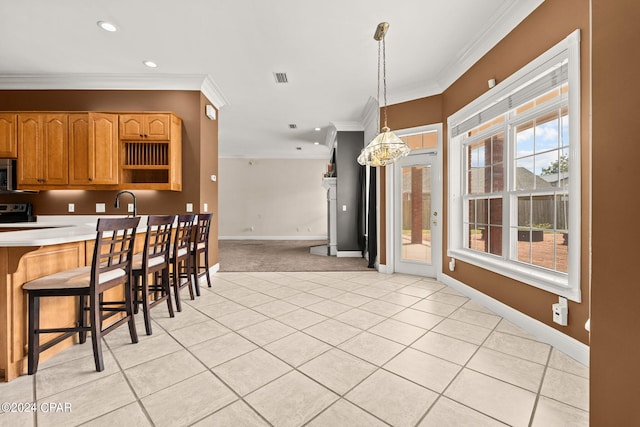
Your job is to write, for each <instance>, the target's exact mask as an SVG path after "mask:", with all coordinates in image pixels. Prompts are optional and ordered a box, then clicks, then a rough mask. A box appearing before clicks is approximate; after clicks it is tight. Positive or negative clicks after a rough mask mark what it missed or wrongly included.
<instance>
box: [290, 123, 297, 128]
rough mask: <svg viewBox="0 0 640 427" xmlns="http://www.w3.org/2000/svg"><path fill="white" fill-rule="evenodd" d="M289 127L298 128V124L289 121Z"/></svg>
mask: <svg viewBox="0 0 640 427" xmlns="http://www.w3.org/2000/svg"><path fill="white" fill-rule="evenodd" d="M289 129H298V125H297V124H295V123H289Z"/></svg>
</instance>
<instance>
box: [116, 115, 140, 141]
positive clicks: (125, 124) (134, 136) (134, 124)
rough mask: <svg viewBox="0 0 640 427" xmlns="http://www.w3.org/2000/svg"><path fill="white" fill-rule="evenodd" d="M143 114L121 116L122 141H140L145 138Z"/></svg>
mask: <svg viewBox="0 0 640 427" xmlns="http://www.w3.org/2000/svg"><path fill="white" fill-rule="evenodd" d="M142 121H143V115H142V114H121V115H120V139H126V140H130V141H139V140H141V139H143V138H144V129H143V123H142Z"/></svg>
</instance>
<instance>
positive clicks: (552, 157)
mask: <svg viewBox="0 0 640 427" xmlns="http://www.w3.org/2000/svg"><path fill="white" fill-rule="evenodd" d="M579 47H580V33H579V31H577V30H576V31H575V32H574V33H572V34H570V35H569V36H568V37H567V38H566V39H564V40H562V41H561V42H560V43H558V44H557V45H556V46H554V47H552V48H551V49H549V50H548V51H547V52H545V53H544V54H542V55H541V56H540V57H538V58H536V59H534V60H533V61H532V62H531V63H529V64H528V65H526V66H525V67H523V68H522V69H520V70H518V71H517V72H516V73H514V75H513V76H511V77H509V78H507V79H506V80H504V81H503V82H501V83H499V84H498V85H497V86H496V87H494V88H493V89H490V90H489V91H487V92H486V93H485V94H484V95H482V96H481V97H479V98H478V99H476V100H474V101H472V102H471V103H470V104H469V105H467V106H466V107H464V108H462V109H461V110H460V111H458V112H456V113H455V114H453V115H452V116H451V117H449V119H448V129H449V132H448V135H449V144H448V153H449V156H448V159H449V161H448V165H449V168H448V173H449V178H448V180H449V207H450V209H449V222H448V230H447V231H448V242H449V247H448V250H447V255H448V256H449V257H452V258H457V259H460V260H461V261H464V262H468V263H471V264H474V265H477V266H479V267H482V268H485V269H489V270H492V271H495V272H497V273H499V274H502V275H505V276H507V277H510V278H512V279H515V280H517V281H519V282H524V283H527V284H530V285H533V286H536V287H539V288H541V289H545V290H548V291H550V292H553V293H556V294H559V295H562V296H565V297H567V298H569V299H571V300H574V301H580V299H581V293H580V238H581V236H580V229H581V226H580V192H581V190H580V90H579V88H580V68H579V67H580V64H579V63H580V60H579V52H580V48H579Z"/></svg>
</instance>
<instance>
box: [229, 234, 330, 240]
mask: <svg viewBox="0 0 640 427" xmlns="http://www.w3.org/2000/svg"><path fill="white" fill-rule="evenodd" d="M218 240H328V238H327V236H326V235H324V236H218Z"/></svg>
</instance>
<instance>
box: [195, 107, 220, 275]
mask: <svg viewBox="0 0 640 427" xmlns="http://www.w3.org/2000/svg"><path fill="white" fill-rule="evenodd" d="M207 104H209V105H211V104H212V102H211V101H209V100H208V99H207V97H206V96H204V95H202V94H200V114H201V118H200V156H199V160H200V162H199V164H200V210H203V209H204V204H205V203H207V204H208V205H209V212H213V217H212V218H211V230H210V231H209V260H210V261H211V263H212V264H215V263H217V262H218V259H219V258H218V254H219V252H218V224H219V220H220V217H219V215H218V213H219V210H218V181H216V182H212V181H211V175H216V177H217V176H218V120H219V119H220V116H219V111H216V113H217V114H216V116H217V118H216V120H210V119H209V118H208V117H207V116H206V114H205V107H206V105H207ZM213 260H215V261H213Z"/></svg>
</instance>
